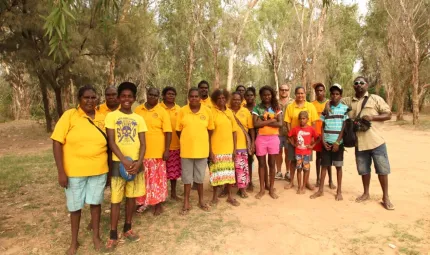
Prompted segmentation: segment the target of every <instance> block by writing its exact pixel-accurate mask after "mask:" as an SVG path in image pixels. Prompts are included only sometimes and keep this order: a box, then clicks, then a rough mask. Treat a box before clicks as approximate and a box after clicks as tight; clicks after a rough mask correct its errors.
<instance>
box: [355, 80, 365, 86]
mask: <svg viewBox="0 0 430 255" xmlns="http://www.w3.org/2000/svg"><path fill="white" fill-rule="evenodd" d="M364 84H366V83H365V82H364V81H356V82H354V85H355V86H358V85H364Z"/></svg>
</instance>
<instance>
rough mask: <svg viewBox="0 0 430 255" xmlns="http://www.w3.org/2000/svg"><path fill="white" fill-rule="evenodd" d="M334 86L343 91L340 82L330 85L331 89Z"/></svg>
mask: <svg viewBox="0 0 430 255" xmlns="http://www.w3.org/2000/svg"><path fill="white" fill-rule="evenodd" d="M333 88H336V89H338V90H340V92H343V89H342V86H340V84H338V83H335V84H333V85H332V86H331V87H330V91H331V90H332V89H333Z"/></svg>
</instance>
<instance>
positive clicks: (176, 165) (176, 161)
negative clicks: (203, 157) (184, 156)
mask: <svg viewBox="0 0 430 255" xmlns="http://www.w3.org/2000/svg"><path fill="white" fill-rule="evenodd" d="M169 155H170V156H169V159H168V160H167V162H166V168H167V180H177V179H179V177H181V172H182V167H181V156H180V155H181V154H180V151H179V150H174V151H172V150H171V151H169Z"/></svg>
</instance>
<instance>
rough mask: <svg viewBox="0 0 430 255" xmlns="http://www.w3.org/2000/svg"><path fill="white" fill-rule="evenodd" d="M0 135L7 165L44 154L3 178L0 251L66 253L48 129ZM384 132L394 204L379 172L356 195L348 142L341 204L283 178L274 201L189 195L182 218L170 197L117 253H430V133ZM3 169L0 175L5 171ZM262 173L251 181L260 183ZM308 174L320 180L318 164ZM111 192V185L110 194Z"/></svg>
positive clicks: (85, 243)
mask: <svg viewBox="0 0 430 255" xmlns="http://www.w3.org/2000/svg"><path fill="white" fill-rule="evenodd" d="M0 135H1V143H0V155H3V159H4V160H5V159H7V160H8V161H7V162H11V163H12V164H13V162H16V164H20V162H19V159H16V158H15V159H8V158H7V157H9V156H4V155H11V154H12V155H22V157H26V156H25V155H39V156H37V157H39V158H25V160H27V161H29V162H30V163H28V165H23V171H31V172H29V175H28V176H32V177H29V178H32V179H33V180H32V181H31V182H29V183H26V184H25V185H23V186H19V187H15V188H14V187H11V186H7V184H5V183H3V184H2V185H1V186H0V199H2V206H1V209H0V253H2V254H55V253H64V251H65V249H66V248H67V243H68V242H69V238H70V237H69V225H68V221H69V219H68V213H67V210H66V208H65V205H64V204H65V202H64V195H63V192H62V190H61V189H60V188H59V187H58V185H57V184H56V170H55V166H54V163H53V160H52V156H51V154H50V151H49V150H50V141H49V139H48V138H47V136H46V134H43V127H42V126H40V125H39V124H35V123H33V122H18V123H16V122H15V123H8V124H1V125H0ZM384 137H385V139H386V141H387V145H388V153H389V158H390V163H391V167H392V174H391V175H390V176H389V185H390V197H391V200H392V202H393V204H394V205H395V207H396V209H395V210H394V211H387V210H385V209H383V207H382V206H381V204H380V200H381V197H382V192H381V189H380V186H379V182H378V179H377V176H376V175H373V176H372V181H371V200H369V201H367V202H364V203H356V202H355V198H356V197H357V196H359V195H361V193H362V184H361V179H360V177H359V176H358V175H357V172H356V168H355V160H354V152H353V150H351V149H349V150H348V151H347V152H346V153H345V166H344V175H343V197H344V200H343V201H335V199H334V194H335V191H333V190H329V189H328V187H327V188H326V193H325V196H324V197H321V198H318V199H316V200H311V199H309V196H310V195H311V194H312V193H311V192H310V191H307V193H306V194H305V195H297V194H296V193H295V191H293V190H284V189H283V186H284V184H285V181H276V183H275V185H276V188H277V191H278V195H279V199H277V200H273V199H271V198H270V197H269V196H268V195H266V196H264V197H263V198H262V199H261V200H257V199H255V198H254V195H255V194H256V193H255V192H254V193H253V194H251V196H250V197H249V198H248V199H240V198H237V199H238V200H239V201H240V202H241V206H239V207H236V208H233V207H230V206H228V205H227V204H226V203H225V202H221V204H219V205H218V206H217V207H216V208H212V210H211V212H209V213H205V212H203V211H201V210H199V209H198V208H197V206H195V204H196V202H197V200H196V194H194V192H193V194H192V199H193V202H192V203H193V205H194V207H193V209H192V210H191V212H190V214H189V215H188V216H186V217H183V216H179V215H178V212H179V209H180V204H178V203H175V202H173V201H170V200H168V201H166V203H165V212H164V214H163V215H162V216H159V217H154V216H152V214H151V213H144V214H143V215H138V216H136V220H135V223H134V225H133V227H134V229H135V230H137V231H138V232H139V233H140V234H141V236H142V240H141V241H140V242H139V243H133V244H125V245H122V246H120V247H118V250H117V254H154V253H158V254H271V253H276V254H366V255H367V254H430V253H429V252H430V216H429V212H430V191H429V190H428V188H429V187H430V173H429V172H428V171H427V170H428V165H429V164H430V157H429V152H428V151H427V150H428V148H430V132H429V131H422V130H417V129H415V128H412V127H410V126H409V125H403V126H398V125H396V124H394V122H389V123H386V125H385V127H384ZM5 157H6V158H5ZM1 158H2V157H0V160H1ZM32 160H33V161H32ZM27 161H25V162H27ZM2 162H6V161H2ZM23 162H24V160H23ZM34 162H35V163H34ZM46 162H48V163H46ZM21 164H24V163H22V162H21ZM26 164H27V163H26ZM3 167H4V166H0V172H1V171H5V169H4V168H3ZM30 168H31V169H32V170H28V169H30ZM44 169H45V170H44ZM44 171H45V172H44ZM30 173H31V174H30ZM44 173H50V174H52V176H48V177H46V174H44ZM256 177H257V176H254V182H255V183H258V180H257V179H256ZM311 181H312V182H315V170H314V168H313V169H312V172H311ZM0 183H1V182H0ZM179 193H180V194H181V193H182V188H180V191H179ZM211 195H212V192H211V188H210V187H209V185H205V198H206V199H207V200H209V198H210V197H211ZM108 197H109V191H106V201H108ZM108 209H109V204H108V203H107V202H106V203H105V204H104V205H103V215H102V232H103V236H102V238H103V239H104V240H106V238H107V233H108V229H109V227H108V223H109V218H108V217H109V213H108V211H107V210H108ZM88 213H89V212H88V209H86V210H84V211H83V219H82V222H81V234H80V237H79V240H80V242H81V248H80V250H79V254H95V253H94V251H93V249H92V246H91V235H90V233H88V232H87V231H85V230H84V226H85V225H86V224H87V223H88V221H89V216H88ZM120 226H121V223H120ZM389 245H390V246H392V247H393V248H392V247H390V246H389Z"/></svg>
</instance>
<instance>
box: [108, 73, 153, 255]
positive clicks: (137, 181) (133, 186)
mask: <svg viewBox="0 0 430 255" xmlns="http://www.w3.org/2000/svg"><path fill="white" fill-rule="evenodd" d="M136 92H137V88H136V85H134V84H133V83H130V82H123V83H121V84H120V85H119V87H118V97H119V101H120V104H121V108H120V109H119V110H116V111H114V112H111V113H109V114H108V115H107V117H106V121H105V126H106V130H107V136H108V140H109V147H110V148H111V150H112V160H113V167H112V183H111V230H110V237H109V240H108V242H107V244H106V250H107V252H112V251H113V250H114V249H115V247H116V246H117V245H118V232H117V227H118V220H119V211H120V205H121V201H122V200H123V198H124V195H125V197H126V205H125V222H124V229H123V237H124V238H126V239H128V240H129V241H132V242H136V241H139V240H140V237H139V235H137V234H136V233H135V232H134V231H133V230H132V228H131V222H132V218H133V213H134V209H135V207H136V197H140V196H143V195H145V192H146V191H145V178H144V176H143V167H142V164H143V158H144V155H145V149H146V146H145V132H146V131H148V129H147V127H146V124H145V121H144V120H143V118H142V117H141V116H139V115H138V114H136V113H133V111H132V110H131V105H132V104H133V103H134V101H135V100H136ZM127 157H129V158H127ZM130 158H131V160H130ZM120 163H122V164H123V166H124V169H125V170H126V171H127V172H128V174H130V175H135V178H134V179H133V180H131V181H126V180H125V179H124V178H122V177H121V175H120V171H119V168H120Z"/></svg>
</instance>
